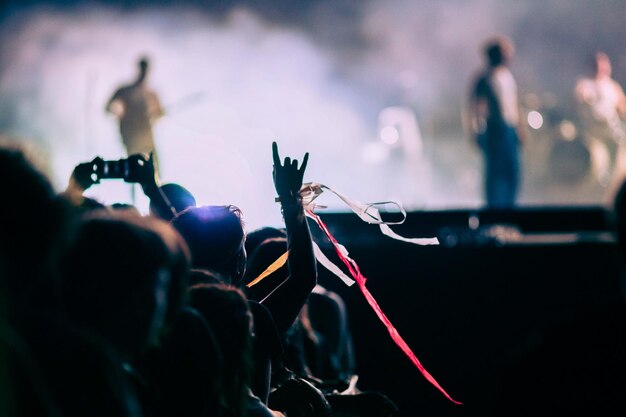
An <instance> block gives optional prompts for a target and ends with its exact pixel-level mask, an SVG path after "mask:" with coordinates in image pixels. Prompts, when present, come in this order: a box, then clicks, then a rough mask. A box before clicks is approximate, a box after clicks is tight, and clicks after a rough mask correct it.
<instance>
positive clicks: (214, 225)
mask: <svg viewBox="0 0 626 417" xmlns="http://www.w3.org/2000/svg"><path fill="white" fill-rule="evenodd" d="M172 224H173V225H174V227H175V228H176V229H177V230H178V232H179V233H180V234H181V235H182V236H183V238H184V239H185V241H186V242H187V245H188V246H189V250H190V251H191V258H192V263H193V267H194V268H196V269H207V270H211V271H214V272H217V273H219V274H221V275H223V276H224V277H225V278H226V279H227V280H228V281H229V283H232V284H235V285H238V284H239V283H240V282H241V279H242V277H243V274H244V271H245V266H246V250H245V247H244V241H245V237H246V236H245V231H244V225H243V221H242V218H241V211H240V210H239V209H238V208H237V207H235V206H202V207H192V208H188V209H187V210H184V211H183V212H182V213H179V214H178V215H177V216H176V217H175V218H174V219H173V220H172Z"/></svg>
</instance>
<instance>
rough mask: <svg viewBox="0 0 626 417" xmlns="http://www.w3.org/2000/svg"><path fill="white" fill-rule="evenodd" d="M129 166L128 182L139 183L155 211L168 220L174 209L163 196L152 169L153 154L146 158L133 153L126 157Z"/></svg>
mask: <svg viewBox="0 0 626 417" xmlns="http://www.w3.org/2000/svg"><path fill="white" fill-rule="evenodd" d="M128 162H129V166H130V168H131V174H130V178H129V179H128V180H127V181H128V182H137V183H139V185H141V188H142V189H143V192H144V194H145V195H146V196H147V197H148V198H149V199H150V202H151V203H152V204H153V206H154V207H155V208H156V212H157V214H158V215H159V217H161V218H162V219H163V220H165V221H170V220H172V219H173V218H174V217H175V216H176V210H175V209H174V207H173V206H172V204H171V203H170V201H169V200H168V199H167V197H166V196H165V193H164V192H163V190H161V187H160V185H159V179H158V178H157V173H156V171H155V169H154V155H153V154H152V153H150V158H148V159H146V158H145V156H143V155H142V154H134V155H130V156H129V157H128Z"/></svg>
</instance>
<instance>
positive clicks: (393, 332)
mask: <svg viewBox="0 0 626 417" xmlns="http://www.w3.org/2000/svg"><path fill="white" fill-rule="evenodd" d="M306 214H307V216H309V217H310V218H311V219H313V220H314V221H315V223H317V225H318V226H319V227H320V229H321V230H322V231H323V232H324V234H325V235H326V236H327V237H328V239H329V240H330V241H331V243H332V244H333V248H334V249H335V252H336V253H337V256H339V258H340V259H341V260H342V262H343V263H344V264H345V265H346V267H347V268H348V271H349V272H350V275H352V277H353V278H354V279H355V281H356V282H357V284H358V286H359V289H360V290H361V292H362V293H363V295H364V296H365V299H366V300H367V303H368V304H369V305H370V307H371V308H372V309H373V310H374V312H375V313H376V315H377V316H378V318H379V319H380V321H382V322H383V324H384V325H385V327H387V331H388V332H389V335H390V336H391V338H392V339H393V341H394V342H395V343H396V345H398V347H400V349H402V351H403V352H404V354H405V355H406V356H407V357H408V358H409V359H410V360H411V362H413V364H414V365H415V366H416V367H417V369H419V371H420V372H421V373H422V375H423V376H424V378H426V380H427V381H428V382H430V383H431V384H432V385H433V386H434V387H435V388H437V389H438V390H439V391H441V393H442V394H443V395H444V396H445V397H446V398H447V399H449V400H450V401H452V402H453V403H454V404H463V403H461V402H459V401H456V400H455V399H453V398H452V397H451V396H450V394H448V393H447V392H446V390H444V389H443V388H442V387H441V385H439V383H438V382H437V381H436V380H435V378H434V377H433V376H432V375H431V374H430V373H429V372H428V371H427V370H426V368H424V366H423V365H422V363H421V362H420V361H419V359H417V356H415V353H413V351H412V350H411V348H410V347H409V345H407V343H406V342H405V341H404V339H403V338H402V336H400V333H398V330H397V329H396V328H395V327H394V325H393V324H392V323H391V321H390V320H389V319H388V318H387V316H386V315H385V313H384V312H383V310H382V309H381V308H380V306H379V305H378V302H377V301H376V299H375V298H374V296H373V295H372V293H370V291H369V290H368V289H367V287H366V286H365V283H366V281H367V278H365V276H364V275H363V274H362V273H361V270H360V269H359V266H358V265H357V263H356V262H355V261H354V260H353V259H351V258H350V257H349V256H345V255H344V254H343V252H342V250H341V249H340V244H339V242H337V240H336V239H335V238H334V236H333V235H332V234H331V233H330V232H329V231H328V228H327V227H326V224H324V222H323V221H322V219H320V218H319V216H318V215H317V214H315V213H314V212H313V210H311V209H310V208H307V209H306Z"/></svg>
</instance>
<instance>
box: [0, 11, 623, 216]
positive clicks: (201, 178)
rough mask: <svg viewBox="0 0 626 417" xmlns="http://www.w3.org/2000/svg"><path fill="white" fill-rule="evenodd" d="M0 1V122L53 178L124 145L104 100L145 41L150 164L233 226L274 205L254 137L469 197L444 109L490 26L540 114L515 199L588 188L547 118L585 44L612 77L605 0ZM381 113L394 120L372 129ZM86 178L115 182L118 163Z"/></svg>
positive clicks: (116, 192)
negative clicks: (566, 166) (564, 160)
mask: <svg viewBox="0 0 626 417" xmlns="http://www.w3.org/2000/svg"><path fill="white" fill-rule="evenodd" d="M0 18H1V19H2V20H1V21H2V25H1V26H0V134H1V135H2V137H3V138H4V140H12V141H18V142H21V143H23V144H25V145H27V146H28V147H29V148H30V149H31V150H32V151H33V153H34V154H36V155H37V157H38V160H39V161H40V162H41V163H42V166H43V167H44V169H45V170H46V172H47V173H48V174H49V175H50V177H51V179H52V181H53V183H54V184H55V186H56V187H57V188H58V189H62V188H63V187H65V185H66V183H67V179H68V177H69V175H70V173H71V171H72V169H73V167H74V166H75V165H76V164H78V163H80V162H84V161H87V160H91V159H92V158H93V157H94V156H96V155H100V156H102V157H104V158H107V159H118V158H121V157H123V156H124V154H123V152H124V151H123V147H122V145H121V142H120V139H119V134H118V131H117V125H116V122H115V120H114V119H113V117H112V116H111V115H107V114H106V113H105V112H104V106H105V104H106V101H107V100H108V98H109V97H110V95H111V94H112V93H113V91H114V90H115V89H116V88H117V87H118V86H119V85H120V84H122V83H126V82H129V81H131V80H132V79H133V78H134V77H135V74H136V62H137V59H138V57H140V56H142V55H147V56H149V57H150V58H151V62H152V72H151V74H150V78H149V83H150V84H151V85H152V87H153V88H154V89H155V90H156V91H157V92H158V93H159V95H160V97H161V100H162V102H163V104H164V106H165V110H166V115H165V117H164V118H163V119H161V120H159V121H158V122H157V123H156V124H155V127H154V129H155V140H156V146H157V148H158V150H159V153H160V158H161V168H162V180H163V182H178V183H181V184H183V185H185V186H186V187H187V188H189V189H190V190H191V191H192V192H193V193H194V194H195V195H196V197H197V199H198V200H199V202H200V203H201V204H226V203H232V204H236V205H239V206H240V207H241V208H242V210H243V212H244V217H245V218H246V221H247V222H248V224H249V226H250V227H256V226H259V225H261V224H278V223H279V222H280V211H279V209H278V207H276V204H275V203H274V202H273V199H274V191H273V185H272V180H271V163H272V160H271V142H272V140H277V141H278V143H279V146H280V149H281V152H282V153H283V154H285V155H289V156H292V157H298V158H299V157H301V156H302V155H303V154H304V152H306V151H308V152H310V154H311V157H310V161H309V168H308V170H307V174H306V176H305V180H306V181H315V182H321V183H324V184H326V185H329V186H331V187H334V188H336V189H337V190H339V191H341V192H343V193H345V194H348V195H351V196H352V197H354V198H356V199H358V200H361V201H364V202H372V201H386V200H395V201H398V202H401V203H402V204H403V205H404V206H405V207H406V208H407V209H409V210H412V209H440V208H449V207H477V206H480V205H481V204H482V203H483V200H482V192H481V181H482V179H481V178H482V172H481V159H480V158H481V156H480V153H479V152H478V150H477V149H476V148H475V147H474V146H472V144H471V143H470V141H469V139H468V137H467V135H466V134H464V133H463V130H462V127H461V112H462V107H463V104H464V102H465V101H466V96H467V91H468V87H469V82H470V79H471V77H472V76H473V74H474V73H475V72H476V71H477V70H478V69H479V68H480V65H481V56H480V47H481V44H482V43H483V42H484V41H485V39H487V38H488V37H490V36H492V35H496V34H503V35H507V36H509V37H510V38H511V39H512V40H513V41H514V42H515V45H516V53H517V54H516V57H515V60H514V62H513V66H512V71H513V73H514V75H515V76H516V78H517V81H518V84H519V88H520V92H521V97H522V99H523V101H524V104H525V105H526V108H527V109H529V110H537V111H539V112H540V113H541V114H542V115H543V117H544V126H543V128H542V129H538V130H536V131H532V132H531V133H532V135H533V136H532V140H531V142H530V143H529V144H528V146H527V147H526V148H525V149H524V155H523V157H524V181H523V185H522V195H521V201H520V202H521V204H527V205H533V204H535V205H537V204H540V205H550V204H568V203H571V204H593V203H596V202H599V200H600V196H601V191H602V190H599V189H594V188H585V187H584V186H583V185H581V184H578V183H568V184H561V183H558V181H557V179H558V175H556V174H558V173H554V172H553V170H551V169H550V166H551V165H550V164H551V162H550V160H549V158H548V156H549V153H550V150H551V149H552V147H553V146H552V145H553V143H554V141H555V139H554V138H553V134H552V131H550V130H549V129H550V126H551V125H550V123H557V122H558V121H560V120H562V119H568V118H572V117H573V116H572V115H571V112H572V89H573V85H574V83H575V82H576V80H577V79H578V78H579V77H581V76H583V75H586V74H587V73H588V71H589V62H590V57H591V56H592V54H593V53H594V52H595V51H597V50H603V51H605V52H607V53H608V55H609V56H610V57H611V59H612V61H613V72H614V77H615V78H616V79H617V80H618V81H619V82H620V83H621V84H622V85H625V82H626V47H625V46H624V45H625V40H626V24H624V22H626V5H625V3H624V1H623V0H602V1H592V0H581V1H567V0H521V1H516V2H512V1H497V0H444V1H427V0H394V1H383V0H361V1H357V0H354V1H348V0H336V1H330V0H329V1H322V0H318V1H314V0H310V1H287V0H285V1H269V0H265V1H220V2H217V1H215V2H211V1H204V2H203V1H191V0H190V1H176V2H174V1H169V2H167V1H165V2H147V1H130V0H127V1H117V2H106V3H105V2H97V1H49V2H37V1H22V2H15V3H14V4H13V5H12V4H10V3H9V4H6V5H5V6H4V7H3V9H2V14H1V15H0ZM384 109H388V110H389V109H391V110H390V111H387V112H383V110H384ZM394 109H395V110H394ZM407 109H408V110H410V111H409V112H406V110H407ZM383 115H384V116H383ZM386 124H391V125H393V124H396V125H397V126H400V127H399V129H400V130H399V132H400V133H401V134H400V135H399V136H398V137H397V138H396V137H393V136H392V137H389V136H388V137H386V139H387V142H385V141H383V140H381V134H380V132H381V128H383V127H384V126H385V125H386ZM383 139H385V137H383ZM394 140H397V142H394ZM554 189H558V190H560V193H555V192H553V191H554ZM89 192H90V193H91V194H92V195H93V196H95V197H97V198H101V199H103V200H106V201H107V202H113V201H114V200H123V199H128V198H129V192H128V186H127V185H125V184H123V183H120V182H119V181H109V182H107V183H103V184H101V185H96V186H94V187H93V189H92V190H90V191H89ZM144 203H145V202H144ZM320 203H321V204H325V205H328V206H329V207H330V208H331V209H336V210H345V209H346V208H345V207H344V206H342V205H341V202H340V201H339V200H336V199H334V198H333V197H331V196H326V197H325V199H324V201H321V202H320ZM138 204H139V205H141V204H142V203H141V202H138Z"/></svg>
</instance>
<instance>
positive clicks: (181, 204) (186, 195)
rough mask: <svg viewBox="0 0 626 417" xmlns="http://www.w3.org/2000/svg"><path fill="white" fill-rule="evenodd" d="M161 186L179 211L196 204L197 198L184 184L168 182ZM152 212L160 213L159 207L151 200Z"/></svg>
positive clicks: (153, 213) (154, 213)
mask: <svg viewBox="0 0 626 417" xmlns="http://www.w3.org/2000/svg"><path fill="white" fill-rule="evenodd" d="M160 188H161V191H163V193H164V194H165V197H167V199H168V201H169V202H170V204H171V205H172V207H174V209H175V210H176V212H177V213H180V212H182V211H184V210H186V209H188V208H190V207H195V206H196V199H195V198H194V196H193V194H191V192H190V191H189V190H188V189H186V188H185V187H183V186H182V185H179V184H175V183H167V184H163V185H161V187H160ZM150 214H152V215H157V214H158V210H157V207H156V205H155V204H154V203H153V202H150Z"/></svg>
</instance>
